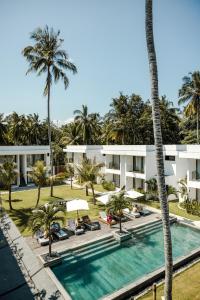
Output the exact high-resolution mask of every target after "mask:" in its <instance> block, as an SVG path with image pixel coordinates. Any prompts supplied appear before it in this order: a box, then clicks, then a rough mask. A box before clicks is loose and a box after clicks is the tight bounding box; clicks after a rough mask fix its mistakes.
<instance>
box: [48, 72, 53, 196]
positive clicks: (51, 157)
mask: <svg viewBox="0 0 200 300" xmlns="http://www.w3.org/2000/svg"><path fill="white" fill-rule="evenodd" d="M47 84H48V93H47V122H48V139H49V147H50V168H51V172H50V176H51V177H53V151H52V143H51V117H50V91H51V90H50V85H51V82H50V67H48V74H47ZM50 186H51V192H50V196H51V197H53V179H51V180H50Z"/></svg>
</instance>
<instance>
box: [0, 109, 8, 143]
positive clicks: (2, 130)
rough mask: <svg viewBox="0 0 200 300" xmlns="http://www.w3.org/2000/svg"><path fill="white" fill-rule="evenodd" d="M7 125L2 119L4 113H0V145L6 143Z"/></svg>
mask: <svg viewBox="0 0 200 300" xmlns="http://www.w3.org/2000/svg"><path fill="white" fill-rule="evenodd" d="M6 133H7V126H6V123H5V120H4V115H3V114H1V113H0V145H5V144H6Z"/></svg>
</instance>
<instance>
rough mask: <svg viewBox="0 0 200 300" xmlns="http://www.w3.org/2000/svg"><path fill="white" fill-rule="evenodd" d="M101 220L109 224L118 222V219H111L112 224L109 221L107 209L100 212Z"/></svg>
mask: <svg viewBox="0 0 200 300" xmlns="http://www.w3.org/2000/svg"><path fill="white" fill-rule="evenodd" d="M99 221H101V222H103V223H106V224H108V225H115V224H116V221H115V220H112V221H111V224H109V223H108V221H107V215H106V212H105V211H100V212H99Z"/></svg>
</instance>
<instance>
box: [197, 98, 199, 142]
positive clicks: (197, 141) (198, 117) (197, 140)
mask: <svg viewBox="0 0 200 300" xmlns="http://www.w3.org/2000/svg"><path fill="white" fill-rule="evenodd" d="M197 144H199V102H198V101H197Z"/></svg>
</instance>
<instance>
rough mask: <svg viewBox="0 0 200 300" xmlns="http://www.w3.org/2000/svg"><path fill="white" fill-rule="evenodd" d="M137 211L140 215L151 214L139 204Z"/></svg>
mask: <svg viewBox="0 0 200 300" xmlns="http://www.w3.org/2000/svg"><path fill="white" fill-rule="evenodd" d="M139 213H140V214H141V216H148V215H150V214H151V211H150V210H148V209H146V208H144V207H142V206H141V207H140V208H139Z"/></svg>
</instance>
